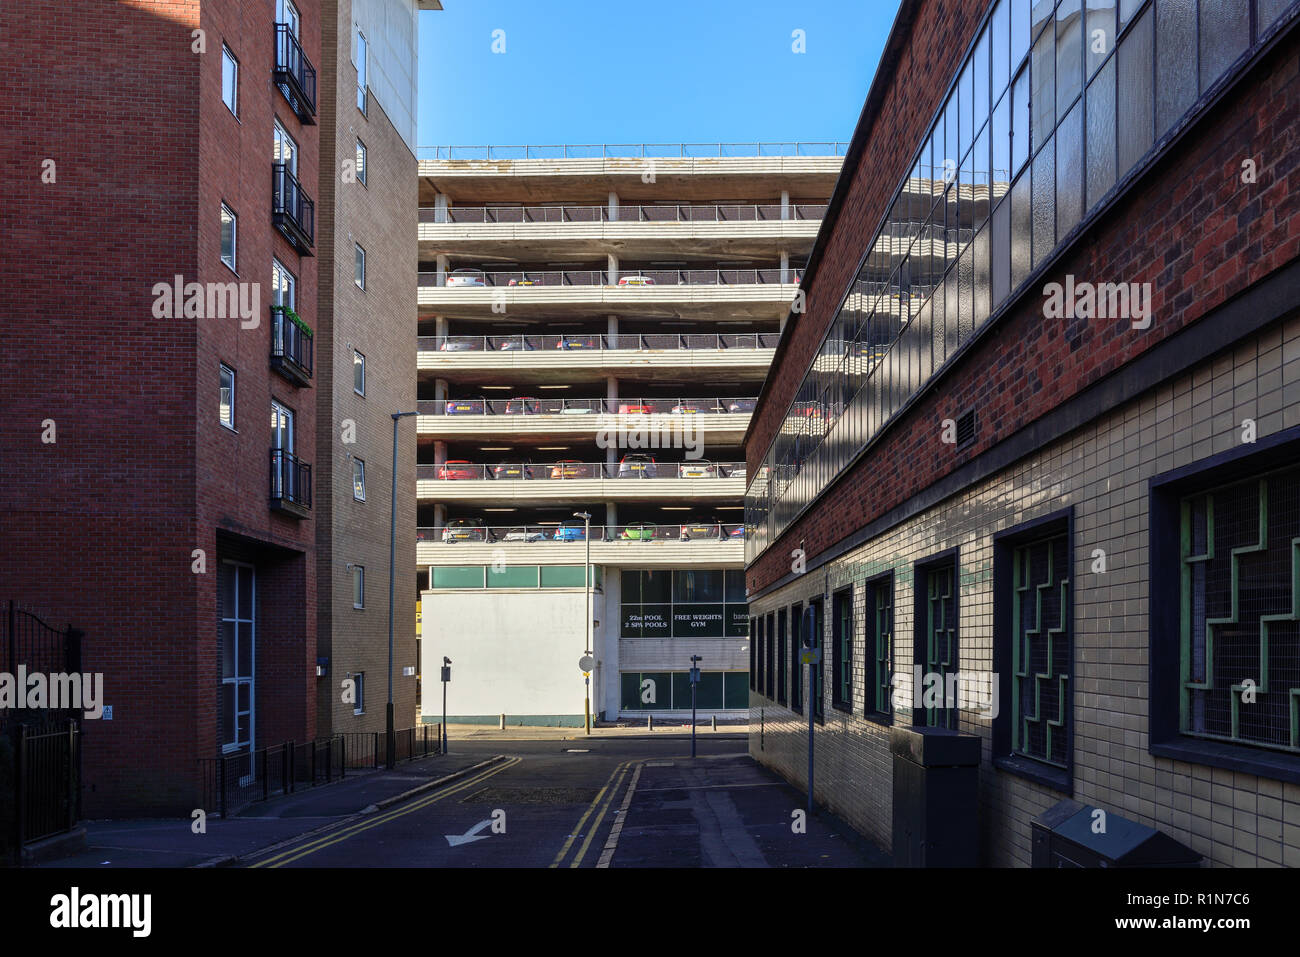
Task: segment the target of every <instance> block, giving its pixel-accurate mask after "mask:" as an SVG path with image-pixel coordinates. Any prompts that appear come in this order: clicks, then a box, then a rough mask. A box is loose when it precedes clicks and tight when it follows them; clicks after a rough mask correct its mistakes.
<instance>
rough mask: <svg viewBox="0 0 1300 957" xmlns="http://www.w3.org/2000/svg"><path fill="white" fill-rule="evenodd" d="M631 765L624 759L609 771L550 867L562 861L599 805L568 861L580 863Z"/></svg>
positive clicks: (571, 864) (572, 863)
mask: <svg viewBox="0 0 1300 957" xmlns="http://www.w3.org/2000/svg"><path fill="white" fill-rule="evenodd" d="M632 765H633V762H631V761H624V762H623V763H622V764H620V765H619V766H618V767H616V768H615V769H614V770H613V771H611V772H610V775H609V779H608V780H607V781H606V782H605V786H604V787H602V788H601V789H600V790H599V791H597V792H596V797H595V798H593V799H592V802H591V805H590V806H589V807H588V808H587V810H586V811H585V812H584V813H583V815H582V817H580V818H579V819H578V825H577V827H575V828H574V829H573V833H572V834H570V835H569V839H568V840H567V841H565V842H564V846H563V847H561V848H560V853H558V854H556V855H555V860H553V861H551V867H559V866H560V862H561V861H563V860H564V857H565V855H566V854H568V853H569V848H571V847H572V846H573V843H574V841H576V840H577V839H578V838H579V837H581V836H582V827H583V825H584V824H586V823H587V818H589V817H591V813H592V812H593V811H595V810H596V808H598V807H599V808H600V813H599V814H597V815H596V819H595V820H594V821H592V822H591V830H590V831H588V832H587V837H586V839H585V840H584V841H583V842H582V846H581V847H579V848H578V853H577V854H575V855H574V857H573V860H571V861H570V862H569V866H570V867H577V866H579V865H580V864H581V863H582V859H583V857H585V856H586V854H587V848H589V847H591V842H592V839H593V838H595V836H596V832H597V831H599V830H600V822H601V821H603V820H604V819H605V814H606V813H607V812H608V811H609V809H610V806H611V805H612V804H613V803H614V797H615V795H617V794H618V789H619V788H620V787H622V785H623V779H624V778H625V777H627V773H628V771H630V770H631V769H632Z"/></svg>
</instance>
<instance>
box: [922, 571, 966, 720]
mask: <svg viewBox="0 0 1300 957" xmlns="http://www.w3.org/2000/svg"><path fill="white" fill-rule="evenodd" d="M915 581H916V583H917V588H916V615H915V619H914V621H915V622H916V629H915V631H916V642H915V652H914V655H915V656H914V659H913V660H914V661H916V662H917V663H919V664H920V665H921V666H922V682H923V684H922V686H921V687H920V688H914V689H913V691H912V693H913V695H914V696H919V697H920V700H921V708H920V709H919V710H918V711H916V712H915V713H914V714H913V716H912V720H913V722H914V723H916V724H921V725H925V726H927V727H931V728H948V729H950V730H954V731H955V730H957V726H958V711H959V709H958V707H957V705H958V704H959V702H956V701H953V702H949V700H948V691H949V687H950V683H949V678H948V676H949V675H955V674H957V673H958V672H959V671H960V667H961V649H960V644H959V642H960V635H959V631H958V599H959V597H960V595H959V592H958V578H957V561H956V558H955V556H954V557H951V558H941V559H935V560H931V561H930V562H928V563H924V564H921V565H918V566H917V567H916V573H915ZM930 675H937V676H938V678H939V686H938V688H937V689H934V688H932V687H927V684H926V683H925V681H926V678H927V677H928V676H930ZM935 692H937V694H938V696H939V701H938V703H935V702H934V701H933V696H934V693H935ZM950 703H951V704H952V705H953V707H948V705H949V704H950Z"/></svg>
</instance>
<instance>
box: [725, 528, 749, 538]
mask: <svg viewBox="0 0 1300 957" xmlns="http://www.w3.org/2000/svg"><path fill="white" fill-rule="evenodd" d="M744 537H745V526H744V525H737V526H736V527H735V528H733V529H732V530H731V531H729V532H728V533H727V538H732V539H743V538H744Z"/></svg>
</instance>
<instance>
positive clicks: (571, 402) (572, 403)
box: [560, 399, 594, 415]
mask: <svg viewBox="0 0 1300 957" xmlns="http://www.w3.org/2000/svg"><path fill="white" fill-rule="evenodd" d="M563 405H564V407H563V408H561V409H560V414H561V415H591V414H592V412H593V411H594V410H593V409H592V407H591V405H590V400H587V399H568V400H565V401H564V404H563Z"/></svg>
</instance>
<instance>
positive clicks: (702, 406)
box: [673, 399, 714, 412]
mask: <svg viewBox="0 0 1300 957" xmlns="http://www.w3.org/2000/svg"><path fill="white" fill-rule="evenodd" d="M673 411H674V412H712V411H714V407H713V406H712V405H710V404H709V403H708V402H705V401H703V400H699V399H686V400H683V401H682V402H678V403H677V404H676V405H675V406H673Z"/></svg>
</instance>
